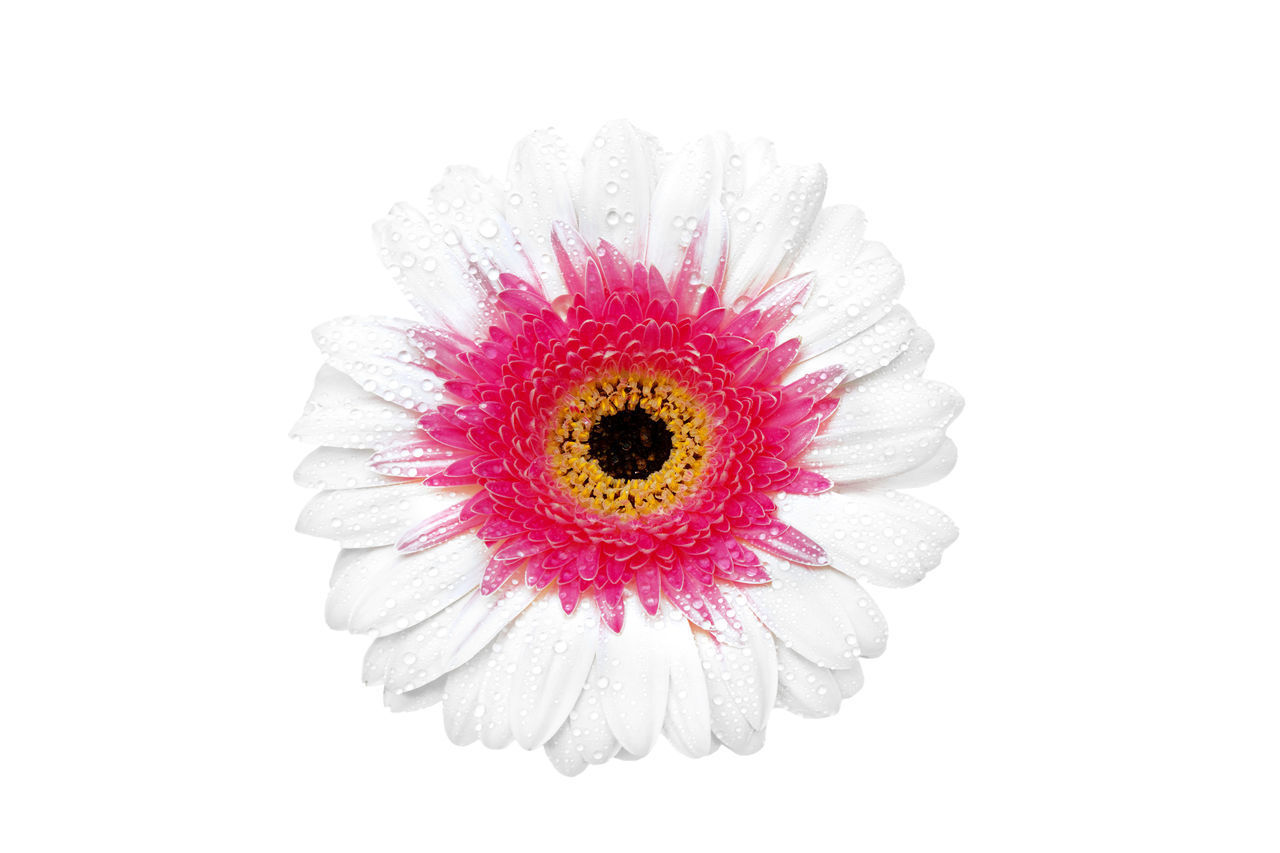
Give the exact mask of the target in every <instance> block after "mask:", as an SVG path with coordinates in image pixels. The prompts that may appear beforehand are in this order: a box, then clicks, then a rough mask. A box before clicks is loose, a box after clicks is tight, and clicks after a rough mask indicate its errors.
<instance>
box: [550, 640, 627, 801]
mask: <svg viewBox="0 0 1280 853" xmlns="http://www.w3.org/2000/svg"><path fill="white" fill-rule="evenodd" d="M606 630H607V629H606ZM608 684H609V679H608V678H607V677H605V675H604V673H603V672H602V670H601V667H600V661H599V660H598V659H597V660H596V663H595V664H594V665H593V666H592V667H591V672H590V673H588V675H587V681H586V684H584V685H583V687H582V694H581V695H580V696H578V701H577V702H575V703H574V706H573V710H572V711H570V712H569V719H567V720H565V722H564V725H563V726H561V727H560V730H559V731H558V732H556V733H555V734H554V735H552V736H551V739H550V740H549V741H547V745H546V747H545V749H546V751H547V757H548V758H550V759H551V763H552V764H553V765H555V767H556V769H557V770H559V771H560V772H561V773H564V774H565V775H568V776H572V775H575V774H577V773H580V772H581V771H582V769H583V768H585V767H586V766H587V765H588V764H603V763H604V762H606V761H608V760H609V759H610V758H613V756H615V755H617V753H618V748H619V747H618V739H617V738H615V737H614V736H613V731H612V729H611V728H610V727H609V721H608V719H607V718H606V717H605V712H604V691H605V690H606V689H607V688H608Z"/></svg>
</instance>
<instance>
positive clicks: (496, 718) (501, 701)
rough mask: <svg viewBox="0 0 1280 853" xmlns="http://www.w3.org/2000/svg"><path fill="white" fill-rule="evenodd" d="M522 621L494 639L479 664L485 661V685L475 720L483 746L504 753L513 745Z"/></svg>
mask: <svg viewBox="0 0 1280 853" xmlns="http://www.w3.org/2000/svg"><path fill="white" fill-rule="evenodd" d="M520 624H521V623H520V617H519V616H517V617H516V618H515V620H514V621H513V622H512V623H511V624H510V625H508V626H507V627H506V628H505V629H503V630H502V631H501V632H499V633H498V636H496V637H494V639H493V642H492V643H490V644H489V645H488V646H487V647H485V649H484V651H482V652H481V653H480V654H478V655H476V657H475V661H476V662H477V663H478V662H480V661H481V660H483V661H484V663H483V666H484V682H483V683H482V684H481V685H480V695H479V698H478V704H477V705H476V707H475V708H473V709H472V711H471V713H472V716H474V717H475V718H476V722H477V724H478V725H479V727H480V742H481V743H483V744H484V745H485V746H487V747H489V748H490V749H501V748H502V747H504V746H506V745H507V744H509V743H511V739H512V732H511V707H512V703H513V702H514V701H515V698H516V697H515V696H514V694H513V690H512V688H513V687H514V681H515V672H516V660H517V659H518V658H519V656H520V647H521V644H522V641H523V640H524V639H525V632H523V631H521V629H520Z"/></svg>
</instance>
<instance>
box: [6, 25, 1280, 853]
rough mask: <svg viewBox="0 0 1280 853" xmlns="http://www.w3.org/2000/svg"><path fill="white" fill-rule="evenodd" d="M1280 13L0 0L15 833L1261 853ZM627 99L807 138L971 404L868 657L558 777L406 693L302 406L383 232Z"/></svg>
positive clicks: (46, 838) (660, 127)
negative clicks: (308, 470)
mask: <svg viewBox="0 0 1280 853" xmlns="http://www.w3.org/2000/svg"><path fill="white" fill-rule="evenodd" d="M1268 5H1269V4H1262V3H1259V4H1256V5H1252V6H1250V5H1245V4H1238V3H1222V2H1217V3H1203V4H1182V3H1151V4H1147V5H1143V4H1134V3H1105V4H1090V3H1079V2H1077V3H1062V4H1053V5H1050V4H1020V3H1010V4H992V3H962V4H938V5H918V4H910V3H907V4H901V3H895V4H889V3H880V4H874V5H863V4H835V3H829V4H820V3H811V2H801V1H800V0H788V2H785V3H777V4H767V5H753V4H750V3H736V4H724V5H722V6H720V7H718V8H714V9H713V8H709V7H708V6H704V5H700V4H695V3H692V2H678V3H666V2H647V3H631V4H625V5H620V4H612V3H606V2H597V3H590V4H588V3H525V4H521V5H520V6H518V7H517V6H516V5H514V4H502V3H486V4H463V3H461V2H459V3H450V4H430V3H418V4H407V5H404V6H392V5H382V4H374V3H370V4H350V5H347V6H341V7H340V6H334V5H330V4H323V3H307V4H298V5H296V6H291V5H285V4H243V5H242V4H235V3H218V4H208V5H207V6H206V7H204V8H203V9H201V8H199V7H197V6H196V5H195V4H155V5H153V6H144V5H139V4H133V3H109V4H83V5H76V4H65V5H61V4H37V3H28V4H22V7H21V8H18V6H17V4H13V5H11V6H9V7H8V8H7V11H6V12H4V13H3V21H2V22H0V65H2V66H3V67H2V68H0V71H2V72H3V75H2V78H0V79H3V83H0V86H3V123H4V129H3V132H2V133H0V148H3V152H4V153H3V157H2V158H0V169H3V183H2V184H0V205H3V222H2V223H0V224H2V226H3V231H2V232H0V233H2V234H3V237H2V238H0V241H2V244H3V247H2V248H0V252H3V264H4V268H3V278H2V279H0V281H2V282H3V285H4V287H5V294H6V295H5V310H4V319H3V335H2V336H0V346H3V364H4V377H5V379H4V386H5V390H6V394H5V398H6V402H5V404H4V417H3V421H2V422H3V429H4V435H5V439H6V446H7V450H8V453H7V454H6V457H7V463H6V464H5V466H4V474H3V486H4V488H3V491H0V494H3V495H4V496H5V499H6V504H7V507H6V508H5V509H4V510H3V518H4V544H5V548H4V556H5V558H4V569H3V571H4V574H3V577H4V582H3V593H4V601H5V611H6V617H5V618H4V619H3V620H0V631H3V638H2V639H3V645H2V646H0V648H3V655H4V669H3V682H0V684H3V691H4V693H5V694H6V698H5V699H4V703H3V706H2V708H3V710H2V711H0V714H2V715H3V727H2V731H3V735H2V737H3V740H4V747H3V756H2V757H0V766H2V768H3V769H2V770H0V773H3V783H4V785H5V787H6V788H8V791H7V792H5V793H4V794H3V797H4V812H5V817H4V819H3V822H2V823H0V846H3V847H5V848H6V849H10V850H28V849H73V848H77V847H92V848H93V849H147V850H185V849H251V850H270V849H299V850H393V849H420V848H426V847H429V848H431V849H440V850H458V849H481V850H488V849H500V848H511V849H514V848H515V847H517V846H518V847H521V848H524V849H557V848H560V847H564V848H571V849H590V848H596V847H600V848H602V849H607V850H618V849H622V850H628V849H646V850H652V849H656V848H659V847H670V848H673V849H698V850H704V851H717V850H757V849H767V848H774V849H777V848H783V849H797V848H799V849H805V848H813V849H833V850H934V849H947V850H950V849H992V850H1041V849H1090V850H1128V849H1157V848H1158V849H1163V850H1170V849H1186V850H1197V849H1210V848H1213V849H1223V850H1242V849H1272V850H1274V849H1276V848H1275V845H1276V844H1278V843H1280V840H1278V839H1277V837H1276V817H1275V808H1276V803H1277V761H1278V758H1280V756H1278V755H1277V752H1278V750H1277V737H1276V724H1275V720H1276V719H1277V717H1278V716H1280V708H1278V707H1277V701H1276V679H1277V665H1276V652H1277V645H1278V644H1277V629H1276V621H1277V620H1276V610H1277V603H1278V594H1280V580H1278V578H1277V570H1278V569H1280V566H1278V564H1277V559H1276V553H1275V547H1274V538H1275V530H1276V519H1275V516H1276V510H1277V500H1276V494H1277V487H1276V475H1277V471H1276V465H1275V462H1276V451H1275V448H1276V444H1277V423H1276V418H1275V398H1276V382H1275V379H1274V371H1275V368H1276V366H1277V357H1276V351H1275V346H1274V341H1275V339H1276V337H1277V335H1278V334H1280V331H1278V329H1280V327H1278V326H1277V323H1280V317H1278V316H1277V307H1280V306H1278V303H1277V285H1280V274H1278V270H1277V268H1278V264H1277V254H1278V252H1277V234H1278V233H1280V217H1278V216H1277V210H1278V207H1277V196H1278V191H1280V180H1278V172H1277V152H1278V151H1280V134H1277V127H1276V117H1277V108H1276V104H1277V97H1276V95H1277V93H1276V82H1277V80H1280V64H1278V63H1277V59H1276V43H1277V26H1276V21H1275V19H1274V18H1272V17H1271V14H1270V12H1271V10H1270V9H1269V8H1268ZM617 116H625V117H629V118H631V119H632V120H633V121H635V122H636V123H637V124H639V125H640V126H641V127H643V128H645V129H647V130H649V131H651V132H653V133H655V134H657V135H658V136H659V137H660V138H662V139H663V140H664V142H665V143H667V145H668V147H675V146H678V145H679V144H682V143H683V142H685V141H687V140H689V139H692V138H694V137H695V136H697V135H699V134H701V133H703V132H706V131H710V130H717V129H724V130H728V131H730V132H733V133H735V134H738V135H744V136H749V135H757V134H758V135H763V136H768V137H771V138H773V139H774V140H775V141H776V142H777V144H778V148H779V151H780V153H781V156H782V157H783V158H784V159H786V160H792V161H807V160H813V159H818V160H821V161H823V162H824V163H825V165H826V166H827V169H828V172H829V174H830V185H829V189H828V195H827V198H828V201H830V202H852V203H856V204H858V205H860V206H862V207H863V208H864V209H865V210H866V211H867V212H868V215H869V217H870V221H871V226H870V234H871V236H873V237H874V238H876V239H882V240H884V241H886V242H887V243H888V244H889V245H890V246H891V248H892V249H893V250H894V252H895V254H896V255H897V256H898V257H899V258H900V259H901V260H902V261H903V262H904V264H905V267H906V270H907V279H908V286H907V292H906V294H905V297H904V301H905V303H906V304H907V305H908V307H909V308H910V309H911V310H912V311H913V312H914V313H915V315H916V317H917V318H918V319H919V321H920V322H921V323H922V324H923V325H925V326H926V327H928V328H929V329H930V330H931V331H932V332H933V333H934V335H935V337H936V338H937V340H938V349H937V352H936V356H935V358H934V361H933V363H932V364H933V367H932V374H933V375H934V376H936V377H937V378H940V379H944V380H946V381H949V382H951V383H952V384H954V385H956V386H957V387H958V388H959V389H960V390H961V391H962V392H963V393H964V394H965V396H966V397H967V400H968V408H967V410H966V412H965V414H964V416H963V417H962V418H961V419H960V420H959V421H958V423H957V425H956V426H955V428H954V430H953V435H954V437H955V438H956V440H957V441H958V443H959V445H960V448H961V462H960V465H959V467H958V468H957V469H956V471H955V473H954V474H953V475H952V477H951V478H949V479H948V480H946V481H944V482H943V483H940V484H938V485H936V486H933V487H930V488H929V489H928V490H925V492H924V493H923V495H922V496H923V497H925V498H926V499H929V500H931V501H933V502H935V503H937V504H939V505H940V506H942V507H943V508H944V509H945V510H947V511H948V512H949V513H950V514H951V515H952V516H953V517H954V518H955V519H956V520H957V521H958V522H959V524H960V526H961V530H962V534H961V538H960V540H959V542H958V543H957V544H956V545H955V546H953V547H952V549H951V550H950V551H949V552H948V554H947V557H946V559H945V560H944V562H943V565H942V567H941V568H939V569H938V570H937V571H936V572H934V573H933V574H932V575H931V576H930V577H929V578H927V579H926V580H925V581H924V582H923V583H922V584H920V585H919V586H916V587H914V588H910V589H906V590H895V591H883V592H881V593H880V595H879V601H880V604H881V605H882V607H883V609H884V610H885V611H886V613H887V615H888V617H889V621H890V624H891V626H892V633H893V637H892V641H891V642H890V644H889V652H888V654H886V655H885V656H884V657H882V658H880V659H878V660H875V661H872V662H870V663H869V664H868V665H867V667H866V671H867V677H868V681H867V686H866V688H865V689H864V690H863V692H862V693H861V694H860V695H858V696H857V697H855V699H853V700H852V701H850V702H849V703H847V704H846V706H845V708H844V709H843V710H842V711H841V713H840V714H839V715H838V716H836V717H834V718H832V719H827V720H821V721H805V720H800V719H798V718H794V717H790V716H788V715H786V714H784V713H781V712H780V713H779V714H778V715H777V716H776V717H775V719H774V722H773V724H772V725H771V727H770V734H769V743H768V745H767V746H766V747H765V749H764V751H763V752H761V753H759V754H757V755H755V756H752V757H750V758H740V757H737V756H734V755H732V754H729V753H727V752H725V751H723V750H722V751H721V752H720V753H717V754H716V755H715V756H713V757H711V758H708V759H704V760H702V761H698V762H691V761H689V760H687V759H683V758H680V757H679V756H677V755H676V754H675V753H674V752H673V751H672V750H671V749H669V748H668V747H667V746H666V745H665V744H664V745H663V746H661V747H660V748H659V749H658V750H657V751H656V753H655V754H654V755H653V756H651V757H649V758H647V759H645V760H644V761H641V762H637V763H624V762H612V763H610V764H609V765H607V766H604V767H602V768H593V769H589V770H588V771H587V772H586V773H585V774H584V775H582V776H580V777H578V778H576V779H564V778H561V777H560V776H558V775H557V774H556V773H555V772H554V771H553V770H552V768H551V767H550V765H549V764H548V762H546V760H545V759H544V758H543V756H542V755H541V754H533V755H530V754H526V753H524V752H522V751H521V750H519V749H518V748H514V747H513V748H511V749H508V750H506V751H503V752H490V751H487V750H485V749H483V748H482V747H479V746H474V747H470V748H467V749H460V748H458V747H454V746H453V745H451V744H450V743H449V742H448V741H447V739H446V738H445V736H444V733H443V731H442V727H441V724H440V720H439V710H438V709H433V710H429V711H424V712H420V713H418V714H409V715H392V714H390V713H388V712H386V711H385V710H384V709H383V708H382V707H381V702H380V696H379V695H378V693H377V692H376V691H374V690H365V689H363V688H362V687H361V686H360V682H359V660H360V657H361V655H362V652H363V648H364V646H365V642H364V641H363V640H362V639H360V638H355V637H351V636H346V635H340V634H336V633H332V632H330V631H328V630H327V629H326V628H325V626H324V623H323V619H322V610H323V601H324V597H325V592H326V585H327V577H328V571H329V566H330V563H331V560H332V557H333V554H334V548H333V546H332V545H331V543H328V542H324V541H320V540H310V539H306V538H304V537H302V536H299V535H297V534H295V533H294V532H293V531H292V526H293V522H294V518H295V516H296V513H297V511H298V509H299V508H300V506H301V505H302V503H303V502H304V500H305V498H306V494H305V493H304V492H303V491H302V490H300V489H298V488H297V487H295V486H294V485H293V484H292V482H291V471H292V468H293V466H294V465H295V463H296V462H297V460H298V459H299V458H300V457H301V455H302V454H303V453H304V448H303V447H301V446H296V445H294V444H292V443H291V442H290V441H289V440H288V439H287V438H286V437H285V436H286V433H287V431H288V429H289V427H290V425H291V424H292V422H293V420H294V419H295V417H296V415H297V414H298V413H299V411H300V407H301V405H302V403H303V401H304V400H305V398H306V395H307V393H308V391H309V388H310V382H311V377H312V374H313V372H314V369H315V368H316V366H317V365H318V357H317V354H316V353H315V352H314V351H313V350H312V348H311V344H310V338H309V330H310V329H311V327H312V326H314V325H316V324H317V323H319V322H321V321H323V320H325V319H328V318H329V317H331V316H335V315H340V314H346V313H376V312H390V313H398V314H405V313H407V312H408V308H407V306H404V305H402V303H401V301H400V297H399V295H398V293H397V291H396V290H395V288H394V286H392V285H391V283H390V280H389V278H388V277H387V276H386V275H385V274H384V272H383V271H382V270H381V267H380V265H379V264H378V263H377V261H376V259H375V257H374V253H373V251H372V248H371V241H370V238H369V225H370V224H371V223H372V221H373V220H374V219H376V218H378V217H379V216H380V215H381V214H382V213H383V212H384V211H385V209H386V208H387V207H389V206H390V204H391V203H393V202H395V201H397V200H401V199H403V198H419V197H421V196H422V195H423V194H424V192H425V191H426V189H427V188H428V187H430V186H431V184H433V183H434V182H435V180H436V179H437V177H438V176H439V174H440V172H441V170H442V169H443V167H444V166H445V165H447V164H449V163H453V162H467V163H474V164H476V165H479V166H481V167H484V168H488V169H491V170H495V171H498V172H501V171H502V170H503V169H504V168H505V164H506V157H507V153H508V151H509V149H510V146H511V144H512V143H513V142H514V141H515V140H516V139H517V138H518V137H519V136H521V135H523V134H524V133H526V132H527V131H529V130H531V129H533V128H535V127H539V126H545V125H555V126H556V127H558V128H559V129H560V130H561V131H562V132H563V133H564V134H565V135H566V136H567V137H569V138H570V139H572V140H573V141H574V143H575V144H576V145H577V144H580V145H585V144H586V142H587V141H588V140H589V138H590V136H591V134H592V132H593V131H594V129H595V128H596V126H598V125H599V124H600V123H602V122H603V121H605V120H607V119H610V118H614V117H617Z"/></svg>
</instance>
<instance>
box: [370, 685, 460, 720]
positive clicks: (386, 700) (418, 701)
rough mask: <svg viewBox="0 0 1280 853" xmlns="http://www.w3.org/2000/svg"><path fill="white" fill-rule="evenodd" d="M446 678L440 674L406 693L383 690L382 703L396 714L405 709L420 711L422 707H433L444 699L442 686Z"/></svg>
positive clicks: (403, 711) (405, 710)
mask: <svg viewBox="0 0 1280 853" xmlns="http://www.w3.org/2000/svg"><path fill="white" fill-rule="evenodd" d="M447 680H448V679H447V678H445V677H443V676H441V677H440V678H437V679H436V680H435V681H433V682H431V683H430V684H426V685H423V686H422V687H419V688H418V689H417V690H411V691H409V692H408V693H391V692H389V691H384V692H383V694H382V701H383V704H385V705H386V706H387V707H388V708H390V709H391V711H392V712H393V713H396V714H400V713H405V712H407V711H421V710H422V709H424V708H431V707H434V706H435V705H439V704H440V703H441V702H442V701H444V687H445V682H446V681H447Z"/></svg>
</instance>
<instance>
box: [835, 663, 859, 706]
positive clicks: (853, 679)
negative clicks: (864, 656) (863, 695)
mask: <svg viewBox="0 0 1280 853" xmlns="http://www.w3.org/2000/svg"><path fill="white" fill-rule="evenodd" d="M831 674H832V675H833V676H834V677H835V679H836V684H838V685H839V686H840V697H841V698H842V699H848V698H849V697H850V696H852V695H853V694H855V693H857V692H858V691H859V690H861V689H862V683H863V678H862V664H860V663H858V662H857V661H854V665H853V668H852V669H833V670H831Z"/></svg>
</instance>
